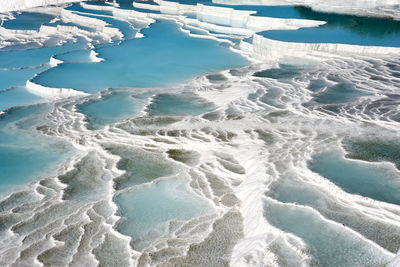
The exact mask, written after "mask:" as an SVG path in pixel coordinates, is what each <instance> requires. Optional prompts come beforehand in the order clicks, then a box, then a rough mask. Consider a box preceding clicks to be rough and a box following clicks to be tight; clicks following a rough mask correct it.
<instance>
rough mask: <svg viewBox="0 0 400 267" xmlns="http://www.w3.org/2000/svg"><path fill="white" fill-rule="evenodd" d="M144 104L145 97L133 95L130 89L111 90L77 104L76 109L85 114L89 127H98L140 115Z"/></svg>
mask: <svg viewBox="0 0 400 267" xmlns="http://www.w3.org/2000/svg"><path fill="white" fill-rule="evenodd" d="M149 96H150V95H149ZM145 104H146V102H145V99H142V98H140V97H137V96H135V93H134V92H133V91H132V90H131V91H118V90H113V91H111V93H109V94H104V95H103V96H102V97H101V98H100V99H96V100H91V101H88V102H86V103H84V104H82V105H79V106H78V110H79V111H80V112H82V113H84V114H85V115H86V116H87V121H88V122H89V125H90V127H91V128H98V127H101V126H104V125H107V124H111V123H114V122H117V121H120V120H123V119H127V118H130V117H135V116H138V115H140V112H141V111H142V110H143V109H144V106H145Z"/></svg>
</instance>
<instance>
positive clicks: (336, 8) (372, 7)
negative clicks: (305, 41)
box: [212, 0, 400, 19]
mask: <svg viewBox="0 0 400 267" xmlns="http://www.w3.org/2000/svg"><path fill="white" fill-rule="evenodd" d="M212 1H213V2H214V3H218V4H224V5H261V6H276V5H280V6H282V5H290V6H293V5H303V6H308V7H311V8H312V9H314V10H316V11H322V12H334V13H342V14H355V15H366V16H376V17H392V18H394V19H400V15H399V10H400V7H399V5H400V0H357V1H348V0H322V1H321V0H212Z"/></svg>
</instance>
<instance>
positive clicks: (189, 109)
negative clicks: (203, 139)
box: [147, 94, 215, 116]
mask: <svg viewBox="0 0 400 267" xmlns="http://www.w3.org/2000/svg"><path fill="white" fill-rule="evenodd" d="M214 108H215V107H214V105H213V104H211V103H209V102H207V101H205V100H204V99H201V98H199V97H196V96H194V95H192V94H178V95H173V94H160V95H157V96H155V97H154V98H153V101H152V103H151V105H149V107H148V108H147V112H148V114H149V115H153V116H187V115H200V114H203V113H206V112H209V111H211V110H213V109H214Z"/></svg>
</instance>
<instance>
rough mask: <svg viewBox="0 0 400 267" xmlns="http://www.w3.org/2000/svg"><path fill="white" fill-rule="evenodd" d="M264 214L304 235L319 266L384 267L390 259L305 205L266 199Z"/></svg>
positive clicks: (284, 227)
mask: <svg viewBox="0 0 400 267" xmlns="http://www.w3.org/2000/svg"><path fill="white" fill-rule="evenodd" d="M265 217H266V218H267V220H268V221H269V222H270V223H271V224H272V225H274V226H275V227H277V228H279V229H281V230H283V231H286V232H290V233H293V234H295V235H297V236H298V237H300V238H302V239H303V240H304V241H305V242H306V243H307V245H308V246H309V249H308V251H307V252H308V253H311V254H312V255H313V256H314V258H315V260H316V261H317V263H316V262H314V264H316V265H317V266H338V267H339V266H342V267H348V266H353V267H356V266H359V267H361V266H383V265H384V264H385V263H386V262H387V261H388V260H389V259H390V258H389V257H388V256H387V255H386V256H385V255H382V254H381V252H380V251H379V250H378V249H376V248H374V247H372V246H371V244H370V243H368V242H366V241H365V240H362V239H361V238H359V237H358V236H356V235H354V234H351V233H350V232H349V231H348V230H344V228H341V227H340V226H338V225H336V224H333V223H330V222H327V221H324V220H323V219H322V218H321V217H319V216H318V213H317V212H315V211H313V210H311V209H309V208H304V207H298V206H287V205H279V204H275V203H272V202H266V205H265Z"/></svg>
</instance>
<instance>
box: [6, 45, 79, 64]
mask: <svg viewBox="0 0 400 267" xmlns="http://www.w3.org/2000/svg"><path fill="white" fill-rule="evenodd" d="M84 48H86V42H84V41H83V40H79V41H78V42H75V43H71V42H69V43H67V44H64V45H62V46H50V47H41V48H34V49H27V50H14V51H0V68H21V67H28V66H30V67H32V66H40V65H41V64H44V63H47V62H49V61H50V57H51V56H53V55H56V54H60V53H65V52H67V51H73V50H79V49H84Z"/></svg>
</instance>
